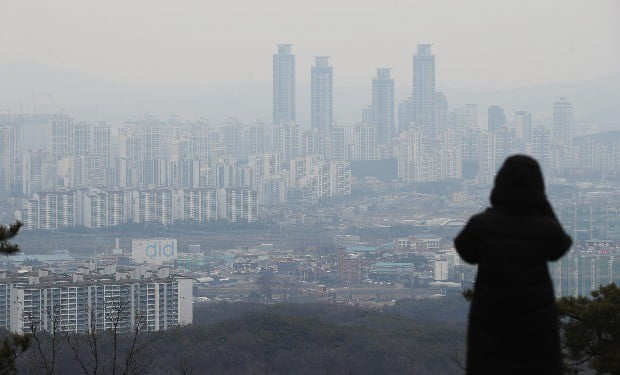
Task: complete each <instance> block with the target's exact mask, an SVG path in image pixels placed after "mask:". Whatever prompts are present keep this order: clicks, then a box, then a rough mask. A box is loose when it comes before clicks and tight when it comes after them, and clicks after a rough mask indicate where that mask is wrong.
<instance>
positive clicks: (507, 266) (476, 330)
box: [454, 155, 572, 374]
mask: <svg viewBox="0 0 620 375" xmlns="http://www.w3.org/2000/svg"><path fill="white" fill-rule="evenodd" d="M491 205H492V206H491V207H490V208H488V209H486V210H485V211H484V212H483V213H480V214H477V215H474V216H472V217H471V218H470V220H469V222H468V223H467V225H466V226H465V228H463V230H462V231H461V232H460V233H459V235H458V236H457V237H456V238H455V239H454V245H455V247H456V250H457V252H458V253H459V255H460V256H461V258H463V260H465V261H466V262H467V263H471V264H478V273H477V276H476V283H475V286H474V293H473V298H472V302H471V307H470V311H469V323H468V328H467V364H466V369H467V373H468V374H561V373H562V359H561V349H560V335H559V328H558V317H557V311H556V306H555V297H554V293H553V284H552V281H551V277H550V276H549V271H548V269H547V262H548V261H554V260H557V259H559V258H560V257H562V255H564V254H565V253H566V251H567V250H568V249H569V247H570V246H571V244H572V240H571V238H570V237H569V236H568V235H567V234H566V233H565V232H564V230H563V229H562V226H561V225H560V223H559V221H558V219H557V218H556V216H555V214H554V213H553V208H552V207H551V205H550V204H549V201H548V200H547V197H546V195H545V185H544V180H543V175H542V172H541V170H540V167H539V165H538V163H537V162H536V160H534V159H532V158H530V157H529V156H525V155H513V156H510V157H509V158H507V159H506V160H505V161H504V164H503V166H502V167H501V169H500V170H499V172H498V173H497V176H496V177H495V186H494V187H493V191H492V192H491Z"/></svg>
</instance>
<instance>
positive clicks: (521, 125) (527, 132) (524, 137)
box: [515, 111, 532, 143]
mask: <svg viewBox="0 0 620 375" xmlns="http://www.w3.org/2000/svg"><path fill="white" fill-rule="evenodd" d="M515 130H516V131H517V137H518V138H519V139H520V140H521V142H524V143H527V142H530V141H531V140H532V114H531V113H529V112H526V111H517V112H515Z"/></svg>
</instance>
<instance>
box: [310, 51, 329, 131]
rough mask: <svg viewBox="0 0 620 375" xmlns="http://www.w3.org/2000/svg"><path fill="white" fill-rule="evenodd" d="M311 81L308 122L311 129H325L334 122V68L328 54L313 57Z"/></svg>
mask: <svg viewBox="0 0 620 375" xmlns="http://www.w3.org/2000/svg"><path fill="white" fill-rule="evenodd" d="M311 81H312V92H311V97H310V123H311V125H312V128H313V129H321V130H324V131H327V130H328V129H329V128H330V127H332V126H333V123H334V69H333V67H331V66H329V57H328V56H317V57H315V58H314V66H313V67H312V73H311Z"/></svg>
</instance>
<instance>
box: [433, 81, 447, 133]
mask: <svg viewBox="0 0 620 375" xmlns="http://www.w3.org/2000/svg"><path fill="white" fill-rule="evenodd" d="M449 120H450V117H449V115H448V100H447V99H446V96H445V95H444V94H443V93H442V92H439V91H437V92H435V93H434V94H433V129H434V131H436V132H437V134H441V132H443V131H444V130H446V129H447V128H448V123H449Z"/></svg>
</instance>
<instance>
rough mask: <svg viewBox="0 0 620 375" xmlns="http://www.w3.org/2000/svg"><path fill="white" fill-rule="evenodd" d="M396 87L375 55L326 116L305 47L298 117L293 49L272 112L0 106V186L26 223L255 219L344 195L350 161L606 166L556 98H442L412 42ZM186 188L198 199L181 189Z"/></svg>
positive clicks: (486, 175)
mask: <svg viewBox="0 0 620 375" xmlns="http://www.w3.org/2000/svg"><path fill="white" fill-rule="evenodd" d="M412 78H413V80H412V84H411V91H410V96H409V97H407V98H405V99H404V100H402V101H401V102H400V103H398V105H396V103H395V97H394V78H393V77H392V76H391V70H390V69H389V68H379V69H377V76H376V77H375V78H373V79H372V85H371V90H370V97H369V99H370V104H369V105H368V106H365V107H363V108H362V111H361V112H362V113H361V119H360V121H359V122H357V123H352V124H342V123H337V121H336V120H335V119H336V118H337V117H336V115H335V114H336V111H335V109H334V95H335V94H334V70H333V67H332V66H331V65H330V61H329V57H327V56H318V57H316V58H315V63H314V66H312V68H311V100H310V103H309V104H310V108H311V119H310V124H309V126H307V127H306V126H303V125H302V124H299V123H298V122H297V121H296V84H295V82H296V75H295V55H294V54H293V51H292V46H291V45H288V44H281V45H278V49H277V53H276V54H274V55H273V118H272V122H271V123H263V122H261V121H259V120H257V121H255V122H252V123H242V122H240V121H238V120H237V119H235V118H229V119H227V120H225V121H224V122H223V124H221V126H217V127H213V126H211V125H209V124H207V122H206V121H204V120H197V121H181V119H180V117H178V116H172V117H170V118H167V119H159V118H150V117H146V118H144V119H140V120H131V121H127V122H126V123H125V124H123V125H122V126H120V127H111V126H110V125H109V124H107V123H105V122H98V123H86V122H82V121H77V120H75V119H74V118H72V117H71V116H68V115H66V114H51V115H48V114H38V115H34V114H33V115H28V114H18V115H12V114H2V115H0V145H1V148H0V197H2V203H3V204H5V205H9V206H10V207H13V208H15V209H16V212H17V216H18V218H21V219H22V220H24V221H25V222H26V223H27V226H28V227H29V228H33V229H37V228H62V227H71V226H76V225H86V226H90V227H99V226H109V225H117V224H119V223H124V222H135V223H140V222H149V221H156V222H161V223H163V224H170V223H174V222H176V221H179V220H195V221H198V222H204V221H210V220H216V219H224V220H229V221H238V220H247V221H256V220H258V219H259V217H260V214H259V211H260V210H259V208H260V207H263V206H264V207H271V206H278V205H281V204H287V203H294V204H296V203H300V202H305V203H308V202H309V203H312V202H316V201H317V200H318V199H320V198H323V197H331V196H338V195H347V194H350V193H351V190H352V186H354V185H355V184H356V183H360V181H362V180H356V179H355V178H354V177H353V176H352V173H351V167H350V163H351V162H356V161H367V160H382V159H383V160H385V159H390V160H392V161H395V162H396V164H397V168H398V180H399V181H400V182H402V183H419V182H436V181H447V180H460V179H467V180H475V181H476V182H478V183H480V184H486V183H489V182H490V181H491V180H492V178H493V175H494V174H495V171H496V169H497V167H498V166H499V164H500V163H501V162H502V161H503V160H504V158H505V157H506V156H507V155H510V154H513V153H517V152H520V153H528V154H531V155H533V156H534V157H535V158H537V159H538V160H539V162H540V163H541V165H542V166H543V168H544V169H545V170H546V175H548V176H552V177H560V176H565V172H566V171H567V170H569V169H571V168H573V169H574V168H585V169H593V170H596V171H598V173H599V175H601V176H617V173H618V170H619V169H620V144H619V142H618V141H617V140H605V139H599V138H595V137H580V138H575V137H574V134H575V124H574V115H573V106H572V104H571V103H570V102H568V101H567V100H565V99H564V98H561V99H560V100H558V101H557V102H556V103H555V104H553V116H552V119H551V122H547V123H546V122H545V120H540V119H536V118H533V116H532V114H530V113H529V112H526V111H517V112H515V114H514V117H511V118H508V116H506V114H505V113H504V110H503V108H502V107H501V106H497V105H496V106H491V107H489V108H488V122H487V125H488V126H487V128H486V129H482V128H481V126H480V122H479V119H478V107H477V105H475V104H468V105H465V106H463V107H458V108H454V109H452V110H449V109H448V101H447V98H446V96H445V95H444V94H443V93H441V92H439V91H436V84H435V78H436V74H435V55H434V54H433V52H432V50H431V45H429V44H421V45H418V47H417V51H416V53H415V54H414V56H413V60H412ZM194 197H199V198H194Z"/></svg>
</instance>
